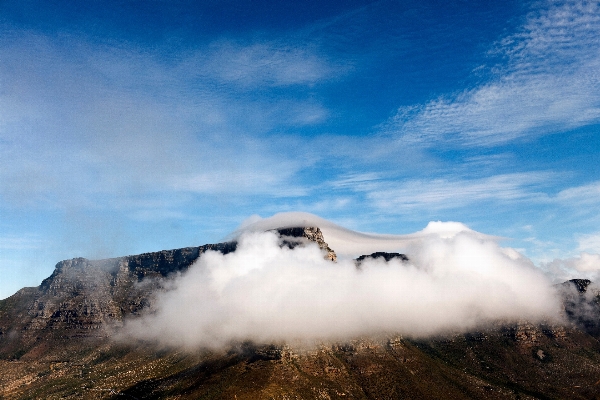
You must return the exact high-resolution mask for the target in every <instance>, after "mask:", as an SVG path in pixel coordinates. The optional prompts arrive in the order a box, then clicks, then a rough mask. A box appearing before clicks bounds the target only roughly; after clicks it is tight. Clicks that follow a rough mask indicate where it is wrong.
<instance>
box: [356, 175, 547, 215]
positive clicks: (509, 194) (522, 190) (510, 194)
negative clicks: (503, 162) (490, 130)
mask: <svg viewBox="0 0 600 400" xmlns="http://www.w3.org/2000/svg"><path fill="white" fill-rule="evenodd" d="M551 178H552V175H551V174H548V173H514V174H502V175H494V176H490V177H486V178H478V179H458V178H446V179H431V180H425V179H420V180H414V179H411V180H405V181H402V182H391V181H387V182H384V183H379V184H378V185H377V186H376V187H372V186H370V187H368V189H369V191H368V192H367V198H368V199H369V200H371V201H372V202H373V205H374V206H375V207H378V208H380V209H383V210H386V211H387V212H397V213H403V212H412V211H413V210H415V209H427V210H441V209H451V208H459V207H465V206H468V205H471V204H474V203H478V202H482V201H495V202H504V203H507V202H513V203H514V202H521V201H527V202H540V201H547V199H548V196H547V195H546V194H545V193H544V192H543V191H542V188H543V187H544V186H545V185H547V183H548V181H549V180H550V179H551ZM359 190H360V188H359Z"/></svg>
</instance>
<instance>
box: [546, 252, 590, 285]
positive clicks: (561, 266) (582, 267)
mask: <svg viewBox="0 0 600 400" xmlns="http://www.w3.org/2000/svg"><path fill="white" fill-rule="evenodd" d="M541 267H542V268H543V269H545V270H546V271H548V273H549V275H550V276H552V277H553V279H554V280H555V281H556V282H564V281H566V280H568V279H575V278H577V279H590V280H591V281H594V282H598V280H599V279H600V254H590V253H586V252H582V253H581V254H580V255H579V256H578V257H572V258H567V259H558V258H557V259H554V260H553V261H551V262H547V263H541Z"/></svg>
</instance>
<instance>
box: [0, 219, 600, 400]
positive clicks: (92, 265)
mask: <svg viewBox="0 0 600 400" xmlns="http://www.w3.org/2000/svg"><path fill="white" fill-rule="evenodd" d="M274 232H275V233H276V234H277V235H279V236H280V243H281V246H286V247H288V248H290V249H293V248H296V247H298V246H306V245H309V244H310V243H316V244H317V245H318V247H319V248H320V249H321V251H322V253H323V257H324V258H325V259H327V260H330V261H331V262H335V261H336V260H337V255H336V253H335V251H334V250H333V249H331V248H330V247H329V245H328V244H327V242H326V241H325V238H324V237H323V233H322V232H321V230H320V229H319V228H317V227H292V228H281V229H276V230H274ZM237 246H238V244H237V243H236V242H235V241H232V242H226V243H219V244H209V245H204V246H199V247H188V248H182V249H176V250H165V251H160V252H155V253H145V254H140V255H134V256H126V257H120V258H113V259H107V260H96V261H92V260H87V259H84V258H75V259H72V260H65V261H61V262H59V263H58V264H57V265H56V268H55V270H54V272H53V273H52V275H51V276H50V277H48V278H47V279H45V280H44V281H43V282H42V283H41V285H40V286H38V287H35V288H24V289H21V290H20V291H18V292H17V293H16V294H14V295H13V296H11V297H9V298H7V299H5V300H2V301H0V368H1V369H2V371H3V373H2V374H0V398H6V399H25V398H48V399H49V398H115V399H116V398H137V399H142V398H165V399H166V398H181V399H201V398H207V399H208V398H211V399H244V398H246V399H261V398H264V399H267V398H268V399H272V398H274V399H313V398H321V399H400V398H407V399H415V398H440V399H441V398H444V399H464V398H473V399H483V398H485V399H487V398H494V399H495V398H498V399H517V398H520V399H533V398H542V399H552V398H557V399H558V398H562V399H564V398H572V399H591V398H600V381H599V379H600V341H599V339H600V324H599V317H600V293H599V292H598V291H597V290H596V289H595V286H594V285H593V283H592V282H590V281H588V280H572V281H568V282H565V283H564V284H562V285H560V286H559V290H560V291H561V293H562V295H563V299H564V310H565V316H566V319H567V321H568V322H566V323H564V324H562V325H559V326H557V325H551V324H537V325H534V324H531V323H529V322H527V321H521V322H519V323H512V324H506V323H504V324H502V323H498V324H497V325H496V326H494V327H491V328H489V329H487V330H485V331H476V332H469V333H454V334H448V335H445V336H443V337H442V336H440V337H433V338H428V339H414V338H408V337H402V336H400V335H380V336H374V337H358V338H355V339H352V340H348V341H346V342H343V343H321V344H320V345H319V346H318V347H316V348H315V347H307V348H292V347H290V346H289V344H287V343H252V342H241V343H236V344H234V345H232V346H231V348H228V349H224V350H206V349H204V350H194V351H189V350H187V351H186V350H182V349H178V348H169V347H165V346H161V345H157V344H154V343H149V342H147V341H142V340H135V341H128V342H125V341H122V340H115V337H118V332H119V331H120V329H121V327H122V326H123V323H124V321H125V320H127V319H135V318H139V317H140V316H143V315H145V314H147V313H152V312H154V307H155V304H156V296H157V294H159V293H164V292H165V291H168V290H170V289H169V287H170V286H169V285H170V282H172V280H173V278H174V277H177V276H180V275H181V273H183V272H185V271H186V270H187V269H188V268H189V267H190V266H191V265H192V264H193V263H194V262H195V261H196V260H197V259H198V258H199V257H200V256H201V255H202V254H203V253H205V252H207V251H209V250H212V251H217V252H220V253H222V254H229V253H232V252H235V251H236V248H237ZM367 259H383V260H385V261H389V260H392V259H397V260H399V261H400V262H406V261H408V257H407V256H406V255H403V254H399V253H385V252H376V253H372V254H370V255H364V256H361V257H358V258H357V259H356V264H357V267H358V268H361V263H363V262H365V260H367Z"/></svg>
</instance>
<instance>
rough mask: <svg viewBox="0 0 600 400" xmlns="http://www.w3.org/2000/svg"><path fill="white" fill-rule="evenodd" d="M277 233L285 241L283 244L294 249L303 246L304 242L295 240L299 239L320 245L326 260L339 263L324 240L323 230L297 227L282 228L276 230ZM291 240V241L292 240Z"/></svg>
mask: <svg viewBox="0 0 600 400" xmlns="http://www.w3.org/2000/svg"><path fill="white" fill-rule="evenodd" d="M276 232H277V233H279V235H281V236H282V237H283V238H284V240H283V244H284V245H286V246H288V247H289V248H294V247H296V246H298V245H301V244H303V243H302V241H298V240H294V239H299V238H304V239H308V240H309V241H311V242H315V243H316V244H317V245H319V248H320V249H321V250H322V251H323V252H324V253H325V259H327V260H331V261H334V262H335V261H337V255H336V254H335V251H333V250H332V249H331V248H330V247H329V245H328V244H327V243H326V242H325V239H324V238H323V232H321V229H319V228H316V227H295V228H280V229H276ZM290 238H291V239H290Z"/></svg>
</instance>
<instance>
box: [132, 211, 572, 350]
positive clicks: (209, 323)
mask: <svg viewBox="0 0 600 400" xmlns="http://www.w3.org/2000/svg"><path fill="white" fill-rule="evenodd" d="M296 217H298V216H296ZM284 219H285V218H284ZM292 219H293V218H292ZM271 222H273V221H271ZM290 222H293V221H290ZM312 222H314V221H312ZM438 228H440V227H439V226H438ZM451 228H455V227H451ZM442 230H444V229H442ZM346 235H350V236H351V235H353V233H352V232H350V231H346ZM363 237H364V234H354V239H355V240H361V238H363ZM331 239H332V237H331V236H330V235H329V234H327V235H325V240H326V241H328V242H330V244H331V243H332V242H335V241H336V240H331ZM386 243H388V244H389V242H387V241H386V240H385V239H380V242H379V245H380V246H382V245H385V244H386ZM334 249H335V248H334ZM406 253H407V254H408V256H409V258H410V261H409V262H408V263H402V262H400V261H398V260H392V261H390V262H388V263H386V262H383V261H381V260H379V261H378V260H373V261H366V262H364V263H363V264H362V266H361V269H357V268H356V266H355V264H354V262H353V261H351V260H348V259H340V260H339V261H338V262H337V263H333V262H330V261H327V260H325V259H324V258H323V254H322V253H321V251H320V250H319V248H318V247H317V246H316V245H308V246H306V247H296V248H295V249H294V250H290V249H288V248H287V247H285V246H283V247H280V246H279V243H278V238H277V236H276V235H275V234H273V233H270V232H266V233H265V232H246V233H244V234H242V236H241V237H240V238H239V244H238V249H237V250H236V252H234V253H230V254H227V255H222V254H220V253H217V252H208V253H205V254H204V255H202V256H201V258H200V259H199V260H198V262H197V263H196V264H195V265H193V266H192V267H191V268H190V269H189V271H187V272H186V273H185V274H184V275H183V276H181V277H180V278H177V279H176V281H175V282H174V289H173V290H172V291H170V292H167V293H163V294H160V295H159V299H158V302H157V312H156V313H153V314H152V315H147V316H145V317H142V318H141V319H137V320H131V321H127V323H126V325H125V330H124V334H125V335H127V336H130V337H131V336H133V337H136V338H142V339H150V340H158V341H160V342H162V343H166V344H169V345H176V346H184V347H189V348H194V347H198V346H200V347H203V346H206V347H219V346H226V345H228V344H229V343H230V341H243V340H248V339H249V340H254V341H257V342H263V343H264V342H266V343H269V342H273V341H286V342H288V343H290V342H292V343H293V342H294V341H297V340H298V341H304V342H306V341H308V342H309V343H310V342H311V341H314V340H316V341H318V340H345V339H350V338H352V337H356V336H360V335H365V334H373V333H375V334H377V333H401V334H405V335H411V336H427V335H432V334H439V333H445V332H448V331H457V330H458V331H460V330H468V329H473V328H476V327H482V326H483V325H485V324H487V323H490V322H493V321H497V320H504V321H506V320H515V319H521V318H526V319H529V320H531V321H539V320H541V319H543V318H546V317H549V318H553V317H555V316H557V315H558V313H557V312H558V311H559V309H560V307H559V304H558V302H557V298H556V297H555V294H554V291H553V289H552V287H551V285H550V282H549V281H548V280H546V279H545V278H544V276H543V275H542V274H541V273H540V271H537V270H536V269H535V268H533V267H532V265H531V263H530V262H528V261H527V260H526V259H524V258H522V257H518V256H515V254H514V251H513V252H507V251H505V250H504V249H501V248H500V247H498V245H497V244H496V243H495V242H494V241H490V240H482V239H481V238H480V237H478V236H477V235H474V233H473V232H468V231H463V232H461V233H457V234H456V235H454V236H452V237H447V238H443V237H440V236H437V235H435V234H433V235H430V234H428V235H426V236H421V239H419V240H415V241H411V242H408V243H407V247H406Z"/></svg>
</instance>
